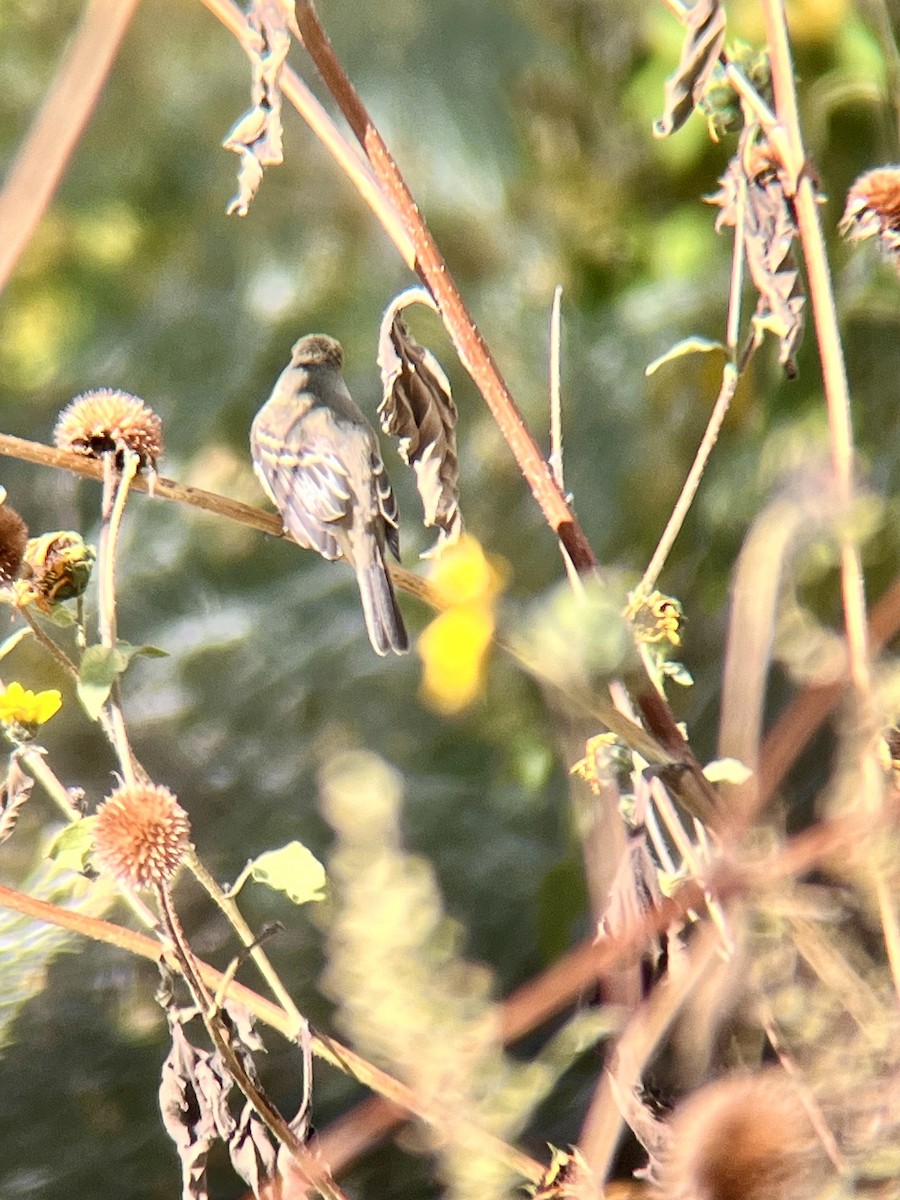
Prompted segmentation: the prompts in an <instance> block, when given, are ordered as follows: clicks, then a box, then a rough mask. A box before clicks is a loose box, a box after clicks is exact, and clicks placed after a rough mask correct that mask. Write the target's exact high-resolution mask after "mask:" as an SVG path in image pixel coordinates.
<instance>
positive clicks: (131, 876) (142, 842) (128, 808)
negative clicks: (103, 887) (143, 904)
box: [94, 783, 191, 888]
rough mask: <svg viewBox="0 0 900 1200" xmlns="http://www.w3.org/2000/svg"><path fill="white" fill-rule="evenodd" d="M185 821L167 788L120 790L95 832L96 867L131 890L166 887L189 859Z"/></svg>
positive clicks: (106, 805) (110, 800)
mask: <svg viewBox="0 0 900 1200" xmlns="http://www.w3.org/2000/svg"><path fill="white" fill-rule="evenodd" d="M190 833H191V826H190V822H189V821H188V815H187V813H186V812H185V811H184V809H183V808H182V807H181V805H180V804H179V803H178V799H177V797H176V796H174V795H173V793H172V792H170V791H169V789H168V788H166V787H162V786H159V785H155V784H150V783H147V784H135V785H134V786H133V787H128V786H123V787H120V788H116V790H115V791H114V792H113V793H112V794H111V795H110V796H107V798H106V799H105V800H104V801H103V803H102V804H101V805H100V807H99V809H98V810H97V819H96V824H95V826H94V855H95V857H96V859H97V863H98V864H99V866H100V867H101V868H102V869H103V870H105V871H107V872H108V873H109V874H110V875H112V876H114V878H116V879H118V880H119V882H120V883H124V884H127V885H128V886H130V887H134V888H143V887H151V886H153V885H159V884H163V883H168V882H169V880H170V879H172V877H173V876H174V875H175V872H176V871H177V870H178V868H179V866H180V865H181V863H182V861H183V859H184V856H185V854H186V853H187V849H188V845H189V838H190Z"/></svg>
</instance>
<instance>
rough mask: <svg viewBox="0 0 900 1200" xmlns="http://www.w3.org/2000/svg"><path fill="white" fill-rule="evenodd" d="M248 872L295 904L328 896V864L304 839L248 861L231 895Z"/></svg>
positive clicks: (268, 851) (257, 880)
mask: <svg viewBox="0 0 900 1200" xmlns="http://www.w3.org/2000/svg"><path fill="white" fill-rule="evenodd" d="M248 875H250V876H252V878H253V879H255V880H256V882H257V883H264V884H265V885H266V886H267V887H270V888H272V889H273V890H274V891H276V892H284V893H285V894H286V895H287V897H288V899H289V900H291V901H293V903H294V904H306V903H308V902H309V901H310V900H324V899H325V868H324V867H323V866H322V864H321V863H320V862H319V860H318V859H317V858H316V856H315V855H314V854H313V853H312V852H311V851H310V850H307V848H306V847H305V846H304V845H303V843H302V842H288V844H287V845H286V846H282V847H281V848H280V849H279V850H267V851H266V853H265V854H260V856H259V858H254V859H253V860H252V861H251V862H249V863H247V866H246V868H245V869H244V870H243V871H242V872H241V877H240V879H239V880H238V881H237V883H236V884H235V885H234V887H233V888H232V889H231V895H234V894H235V893H236V892H237V891H238V889H239V888H240V887H241V885H242V884H243V883H244V881H245V880H246V878H247V876H248Z"/></svg>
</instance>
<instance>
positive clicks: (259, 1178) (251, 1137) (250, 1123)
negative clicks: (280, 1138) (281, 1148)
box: [228, 1101, 277, 1198]
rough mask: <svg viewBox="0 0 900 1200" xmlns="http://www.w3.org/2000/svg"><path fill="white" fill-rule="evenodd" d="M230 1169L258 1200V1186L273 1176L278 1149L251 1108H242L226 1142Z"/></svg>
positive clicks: (248, 1103) (247, 1106)
mask: <svg viewBox="0 0 900 1200" xmlns="http://www.w3.org/2000/svg"><path fill="white" fill-rule="evenodd" d="M228 1153H229V1155H230V1156H231V1165H232V1166H233V1167H234V1169H235V1170H236V1171H237V1173H238V1175H240V1177H241V1179H243V1180H244V1182H245V1183H248V1184H249V1185H250V1187H252V1188H253V1195H254V1196H256V1197H257V1198H258V1197H259V1189H260V1185H261V1184H263V1183H265V1182H266V1181H267V1180H268V1179H270V1178H271V1177H272V1176H273V1175H274V1173H275V1167H276V1160H277V1149H276V1146H275V1145H274V1143H273V1141H272V1136H271V1134H270V1133H269V1131H268V1129H267V1128H266V1126H265V1125H264V1124H263V1122H262V1120H261V1119H260V1117H259V1115H258V1114H257V1112H256V1110H255V1109H254V1108H253V1105H252V1104H251V1103H250V1102H249V1101H248V1102H247V1103H246V1104H245V1105H244V1109H243V1112H242V1113H241V1115H240V1119H239V1120H238V1122H237V1124H236V1126H235V1128H234V1132H233V1133H232V1135H231V1137H230V1138H229V1139H228Z"/></svg>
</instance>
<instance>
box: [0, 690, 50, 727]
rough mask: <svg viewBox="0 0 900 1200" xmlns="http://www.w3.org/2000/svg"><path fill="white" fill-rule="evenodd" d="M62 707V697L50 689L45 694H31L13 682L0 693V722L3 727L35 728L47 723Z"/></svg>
mask: <svg viewBox="0 0 900 1200" xmlns="http://www.w3.org/2000/svg"><path fill="white" fill-rule="evenodd" d="M61 707H62V696H61V695H60V694H59V692H58V691H57V690H56V688H51V689H50V690H49V691H46V692H31V691H27V690H26V689H25V688H23V687H22V685H21V683H16V682H13V683H11V684H10V685H9V686H8V687H5V688H4V689H3V690H2V691H0V721H2V722H3V723H4V724H5V725H18V726H22V727H23V728H25V729H31V728H35V727H36V726H38V725H43V724H44V722H45V721H49V720H50V718H51V717H52V716H54V715H55V714H56V713H58V712H59V710H60V708H61Z"/></svg>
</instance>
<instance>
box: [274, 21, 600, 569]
mask: <svg viewBox="0 0 900 1200" xmlns="http://www.w3.org/2000/svg"><path fill="white" fill-rule="evenodd" d="M297 24H298V26H299V27H300V32H301V34H302V36H303V44H304V46H305V47H306V49H307V51H308V53H309V55H310V57H311V58H312V60H313V62H314V63H315V65H316V67H317V68H318V71H319V73H320V75H321V76H322V78H323V79H324V81H325V84H326V86H327V87H328V90H329V91H330V92H331V94H332V96H333V97H334V99H335V100H336V102H337V104H338V106H339V107H340V109H341V112H342V113H343V114H344V116H345V117H346V119H347V121H348V123H349V125H350V128H351V129H352V130H353V133H354V134H355V136H356V138H357V140H358V141H359V143H360V145H361V146H362V148H363V150H364V151H365V154H366V157H367V158H368V160H369V163H370V164H371V166H372V170H373V171H374V173H375V176H376V178H377V179H378V181H379V183H380V184H381V187H382V189H383V190H384V194H385V196H386V197H387V198H388V200H389V201H390V202H391V204H392V205H393V207H394V209H395V211H396V212H397V214H398V215H399V216H400V219H401V221H402V222H403V224H404V226H405V228H406V230H407V232H408V233H409V236H410V238H411V240H412V244H413V246H414V248H415V270H416V272H417V274H418V275H419V277H420V278H421V280H422V281H423V283H424V284H425V285H426V286H427V287H428V289H429V291H430V292H431V294H432V296H433V297H434V300H435V302H436V303H437V306H438V310H439V312H440V314H441V319H442V320H443V322H444V325H445V327H446V329H447V332H448V333H449V335H450V339H451V341H452V342H453V345H454V347H455V348H456V352H457V354H458V355H459V359H460V362H461V363H462V364H463V366H464V367H465V368H466V370H467V371H468V372H469V374H470V375H471V376H472V378H473V379H474V381H475V383H476V385H477V387H478V389H479V391H480V392H481V394H482V396H483V397H484V399H485V402H486V403H487V405H488V408H489V409H490V410H491V414H492V415H493V417H494V420H495V421H496V422H497V425H498V427H499V429H500V431H501V433H502V434H503V436H504V438H505V439H506V441H507V444H508V445H509V447H510V449H511V450H512V452H513V455H514V456H515V459H516V461H517V463H518V464H519V469H520V470H521V472H522V474H523V476H524V477H525V479H526V481H527V482H528V484H529V486H530V488H531V491H532V493H533V495H534V498H535V499H536V500H537V502H538V504H539V505H540V508H541V511H542V512H543V513H544V516H545V518H546V520H547V523H548V524H549V525H550V527H551V529H553V530H555V532H556V534H557V536H558V537H559V539H560V541H561V542H562V544H563V546H564V547H565V550H566V552H567V554H568V555H569V557H570V558H571V560H572V563H573V564H574V566H575V568H576V570H577V571H578V572H579V573H581V574H584V573H586V572H592V571H594V570H595V569H596V566H597V560H596V558H595V556H594V552H593V550H592V549H591V546H590V543H589V542H588V540H587V538H586V536H585V534H584V532H583V530H582V529H581V526H580V525H579V524H578V521H577V519H576V517H575V515H574V514H573V513H572V511H571V509H570V508H569V506H568V504H567V503H566V499H565V497H564V496H563V494H562V491H561V490H560V488H559V487H558V486H557V483H556V480H555V479H554V478H553V473H552V472H551V470H550V468H549V467H548V465H547V462H546V460H545V459H544V457H543V455H542V454H541V452H540V451H539V450H538V448H537V445H536V444H535V442H534V439H533V438H532V436H531V434H530V433H529V431H528V429H527V427H526V425H525V421H524V419H523V417H522V414H521V413H520V412H519V409H518V408H517V406H516V403H515V401H514V400H513V398H512V395H511V393H510V391H509V388H508V387H507V386H506V383H505V382H504V380H503V377H502V376H501V374H500V371H499V368H498V367H497V364H496V363H495V361H494V359H493V356H492V355H491V352H490V350H489V349H488V346H487V344H486V343H485V341H484V338H483V337H482V336H481V333H480V332H479V330H478V327H477V326H476V324H475V321H474V320H473V318H472V316H471V315H470V313H469V311H468V309H467V308H466V305H465V302H464V301H463V298H462V296H461V294H460V292H459V289H458V288H457V286H456V283H455V282H454V280H453V277H452V275H451V274H450V271H449V269H448V267H447V264H446V262H445V261H444V258H443V256H442V255H441V252H440V250H439V249H438V247H437V244H436V242H435V241H434V238H433V237H432V236H431V232H430V231H429V229H428V226H427V225H426V224H425V221H424V218H423V217H422V214H421V213H420V211H419V208H418V206H417V204H416V202H415V200H414V199H413V197H412V194H411V192H410V190H409V187H408V186H407V184H406V181H405V179H404V178H403V176H402V175H401V173H400V170H399V168H398V167H397V164H396V163H395V162H394V160H393V158H392V157H391V154H390V152H389V150H388V148H387V146H386V145H385V142H384V140H383V138H382V137H381V134H380V133H379V131H378V129H377V128H376V126H375V124H374V122H373V121H372V119H371V117H370V116H369V114H368V112H367V111H366V109H365V106H364V105H363V103H362V101H361V100H360V98H359V95H358V94H357V92H356V90H355V88H354V87H353V84H352V83H351V82H350V80H349V79H348V78H347V75H346V73H345V71H344V69H343V67H342V66H341V64H340V62H339V61H338V58H337V55H336V54H335V52H334V48H333V47H332V45H331V42H330V41H329V39H328V35H327V34H326V32H325V30H324V28H323V26H322V24H321V22H320V21H319V18H318V15H317V13H316V10H315V6H314V5H313V4H311V3H310V2H309V0H301V2H300V3H298V4H297Z"/></svg>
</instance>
